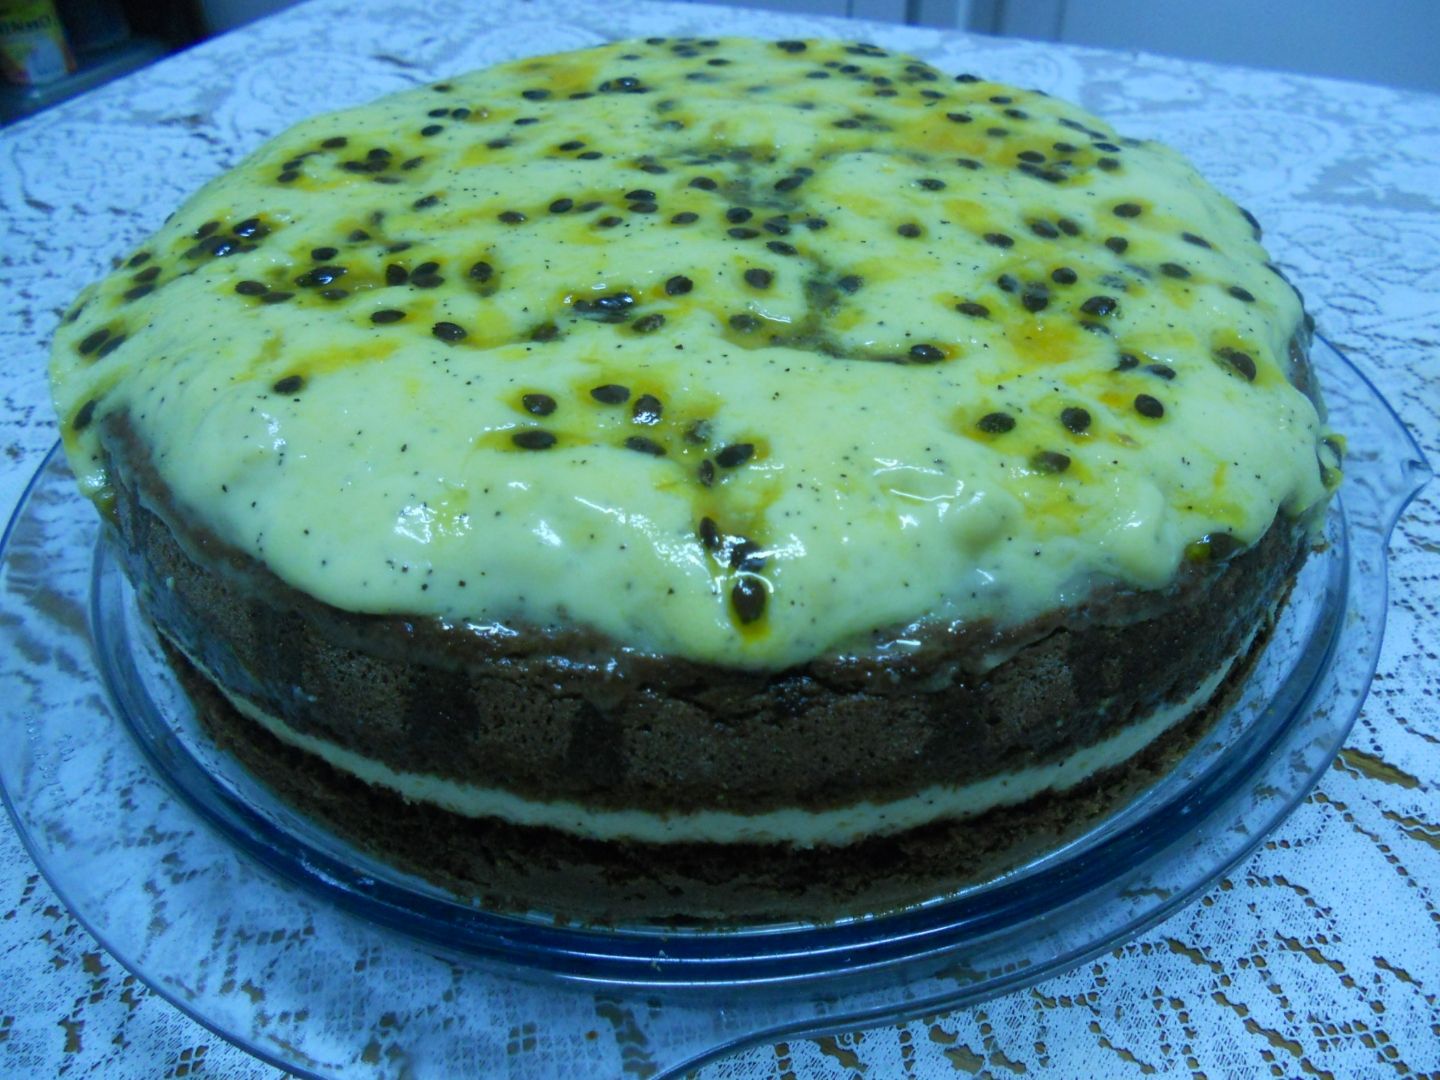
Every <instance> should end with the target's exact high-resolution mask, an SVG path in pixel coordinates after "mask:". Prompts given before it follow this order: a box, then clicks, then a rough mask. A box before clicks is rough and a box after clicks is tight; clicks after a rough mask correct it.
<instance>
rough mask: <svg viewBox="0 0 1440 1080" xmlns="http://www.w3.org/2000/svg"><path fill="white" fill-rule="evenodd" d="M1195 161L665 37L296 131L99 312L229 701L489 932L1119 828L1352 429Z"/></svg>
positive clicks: (88, 416)
mask: <svg viewBox="0 0 1440 1080" xmlns="http://www.w3.org/2000/svg"><path fill="white" fill-rule="evenodd" d="M1259 236H1260V230H1259V226H1258V225H1257V224H1256V222H1255V221H1254V219H1253V218H1252V217H1251V216H1250V215H1248V214H1247V213H1246V212H1245V211H1243V210H1241V209H1239V208H1238V207H1236V206H1235V205H1234V204H1233V203H1231V202H1230V201H1229V200H1228V199H1226V198H1225V197H1223V196H1222V195H1220V194H1218V193H1217V192H1216V191H1214V190H1213V189H1212V188H1210V187H1209V186H1208V185H1207V184H1206V183H1205V182H1204V181H1203V180H1201V179H1200V177H1199V176H1198V175H1197V174H1196V173H1195V171H1194V170H1193V169H1192V168H1191V167H1190V166H1189V165H1188V164H1186V163H1185V162H1184V161H1183V160H1182V159H1181V158H1180V157H1179V156H1178V155H1176V154H1175V153H1173V152H1172V151H1170V150H1168V149H1166V148H1164V147H1162V146H1159V145H1157V144H1155V143H1150V142H1141V141H1137V140H1134V139H1128V138H1123V137H1121V136H1118V135H1116V134H1115V133H1114V132H1113V131H1111V130H1110V129H1109V128H1108V127H1107V126H1106V125H1105V124H1104V123H1103V122H1101V121H1100V120H1098V119H1096V118H1095V117H1093V116H1091V115H1089V114H1087V113H1085V112H1083V111H1081V110H1079V109H1078V108H1076V107H1075V106H1072V105H1069V104H1066V103H1063V102H1059V101H1056V100H1054V99H1051V98H1049V97H1047V96H1045V95H1044V94H1041V93H1038V92H1035V91H1023V90H1017V89H1014V88H1011V87H1007V86H1002V85H999V84H996V83H991V82H987V81H984V80H982V79H980V78H978V77H976V76H973V75H964V74H962V75H959V76H958V77H956V76H953V75H947V74H943V73H941V72H939V71H937V70H935V69H934V68H932V67H930V66H929V65H926V64H924V63H921V62H919V61H917V60H914V59H911V58H909V57H905V56H898V55H894V54H892V53H889V52H887V51H886V50H883V49H880V48H877V47H875V46H872V45H861V44H846V43H841V42H820V41H810V42H800V41H781V42H760V41H743V40H723V41H722V40H708V39H706V40H698V39H689V38H685V39H660V38H655V39H648V40H646V41H644V42H622V43H619V44H615V45H610V46H606V47H603V48H599V49H593V50H587V51H584V52H577V53H568V54H561V55H556V56H548V57H538V58H532V59H525V60H520V61H515V62H512V63H509V64H505V65H502V66H500V67H497V68H493V69H490V70H488V71H483V72H479V73H475V74H472V75H467V76H463V77H459V78H455V79H452V80H448V81H446V82H442V83H437V84H434V85H431V86H427V87H424V88H421V89H417V90H413V91H409V92H406V93H403V94H399V95H396V96H393V97H389V98H385V99H383V100H381V101H379V102H377V103H375V104H373V105H370V106H366V107H364V108H360V109H353V110H349V111H346V112H341V113H336V114H331V115H327V116H321V117H317V118H315V119H312V120H308V121H306V122H304V123H302V124H300V125H298V126H296V127H295V128H293V129H291V130H290V131H288V132H286V133H285V134H283V135H281V136H279V137H278V138H276V139H274V140H272V141H271V142H269V143H267V144H266V145H265V146H263V147H261V148H260V149H259V150H257V151H256V152H255V153H254V154H252V155H251V156H250V157H249V158H248V159H247V160H246V161H245V162H243V163H242V164H241V165H240V166H238V167H237V168H236V169H234V170H232V171H231V172H229V173H227V174H225V175H224V176H221V177H220V178H218V179H216V180H215V181H213V182H212V183H210V184H209V185H207V186H206V187H205V188H204V189H202V190H201V191H200V192H199V193H197V194H196V195H195V196H194V197H193V198H192V199H191V200H190V201H189V202H187V203H186V204H185V205H184V206H183V207H182V208H181V209H180V210H179V211H177V213H176V214H175V215H174V216H173V217H172V218H171V220H170V221H169V222H168V223H167V224H166V225H165V226H164V227H163V228H162V229H161V230H160V231H159V232H158V233H157V234H156V235H155V236H154V237H152V238H151V239H150V240H149V241H148V242H147V243H146V244H145V245H143V246H142V248H141V249H140V250H138V251H137V252H135V253H134V254H133V255H132V256H131V257H129V258H128V259H127V260H126V261H125V262H124V264H123V265H122V266H121V267H120V268H119V269H118V270H117V271H116V272H115V273H114V274H112V275H111V276H110V277H108V278H107V279H105V280H104V281H102V282H99V283H97V284H96V285H94V286H91V287H90V288H89V289H88V290H86V292H85V293H84V294H83V295H82V296H81V298H80V299H79V300H78V301H77V303H76V304H75V306H74V307H73V308H72V309H71V310H70V312H68V313H67V315H66V316H65V318H64V320H63V322H62V325H61V327H60V328H59V330H58V332H57V334H56V341H55V349H54V354H53V358H52V376H53V381H54V390H55V399H56V405H57V410H58V412H59V414H60V416H61V418H62V423H63V429H64V437H65V446H66V450H67V453H68V454H69V457H70V461H71V463H72V465H73V467H74V469H75V472H76V475H77V477H78V479H79V482H80V484H81V487H82V488H83V489H84V490H85V491H86V492H87V493H88V494H89V495H90V496H91V497H92V498H94V499H95V501H96V502H97V504H98V505H99V506H100V508H101V510H102V512H103V513H104V514H105V516H106V518H107V520H108V521H109V522H110V523H111V525H112V526H113V528H112V533H113V537H114V539H115V542H116V544H117V545H118V548H119V550H120V551H121V552H122V553H123V557H124V561H125V565H126V567H127V570H128V572H129V574H130V576H131V579H132V580H133V581H134V583H135V584H136V586H137V589H138V592H139V595H140V598H141V601H142V604H143V606H144V608H145V610H146V612H147V614H148V615H149V616H150V618H151V619H152V620H153V621H154V623H155V625H156V627H157V628H158V630H159V632H160V634H161V636H162V638H163V639H164V641H165V642H166V644H167V648H169V649H170V651H171V655H172V659H173V661H174V665H175V667H176V669H177V671H178V672H179V673H180V675H181V677H182V679H183V680H184V681H185V683H186V685H187V686H188V687H189V689H190V691H191V693H192V695H193V697H194V698H195V700H196V703H197V707H198V709H199V711H200V714H201V715H202V717H203V718H204V719H205V721H206V723H207V724H208V725H209V726H210V728H211V730H212V731H213V732H214V733H215V735H216V737H217V738H219V739H220V740H221V741H222V742H223V743H224V744H225V745H226V746H228V747H230V748H231V749H232V750H233V751H234V752H235V754H236V755H237V756H238V757H239V758H240V759H241V760H242V761H243V762H244V763H245V764H246V765H247V766H248V767H249V768H250V769H252V770H253V771H254V772H255V773H257V774H258V775H259V776H261V777H262V778H264V779H265V780H266V781H267V782H268V783H270V784H271V785H272V786H273V787H274V788H275V789H276V790H277V791H278V792H279V793H280V794H281V795H282V796H283V797H285V798H286V799H288V800H291V801H293V802H294V803H296V804H297V805H299V806H301V807H303V808H305V809H306V810H307V811H308V812H310V813H313V814H315V815H316V816H318V817H319V818H321V819H322V820H324V821H325V822H327V823H328V824H330V825H331V826H333V827H334V828H335V829H337V830H339V831H340V832H342V833H343V834H344V835H346V836H349V837H351V838H353V839H355V840H357V841H358V842H359V843H361V844H363V845H365V846H367V847H369V848H371V849H373V850H375V851H377V852H379V853H382V854H383V855H384V856H385V857H387V858H389V859H392V860H394V861H395V862H397V863H398V864H400V865H401V866H403V867H404V868H406V869H407V870H411V871H415V872H418V873H420V874H423V875H425V876H427V877H429V878H431V879H432V880H435V881H437V882H439V883H441V884H443V885H445V886H446V887H448V888H450V889H453V890H454V891H456V892H459V893H461V894H464V895H466V896H473V897H477V898H478V899H480V900H481V901H482V902H484V903H486V904H488V905H491V906H494V907H497V908H500V909H504V910H538V911H543V912H548V913H552V914H555V915H559V916H562V917H565V918H578V919H593V920H617V919H619V920H632V919H641V920H658V921H667V920H672V921H673V920H690V919H701V920H715V921H724V922H738V921H750V920H764V919H773V918H801V919H828V918H833V917H836V916H839V915H845V914H855V913H863V912H872V911H878V910H884V909H889V908H894V907H898V906H903V905H906V904H912V903H916V902H918V901H921V900H924V899H927V898H930V897H933V896H935V895H939V894H942V893H944V892H945V891H947V890H951V889H954V888H956V887H958V886H960V885H963V884H965V883H967V882H973V881H975V880H977V879H979V878H982V877H984V876H985V875H988V874H993V873H995V872H997V870H999V869H1003V868H1004V867H1006V866H1010V865H1014V864H1016V863H1017V862H1018V861H1020V860H1023V859H1025V858H1027V857H1029V856H1030V855H1032V854H1033V853H1035V852H1037V851H1041V850H1044V849H1045V848H1046V847H1049V846H1053V845H1054V844H1056V843H1058V842H1060V841H1061V840H1063V839H1065V838H1067V837H1068V836H1070V835H1072V834H1073V833H1074V832H1075V830H1077V829H1080V828H1084V827H1087V826H1088V824H1090V823H1092V822H1093V821H1094V820H1095V819H1096V817H1097V816H1098V815H1100V814H1103V813H1105V812H1107V811H1108V810H1110V809H1112V808H1113V807H1114V806H1116V805H1118V804H1119V803H1120V802H1122V801H1123V800H1125V799H1127V798H1129V797H1130V796H1131V795H1132V794H1133V793H1134V792H1136V791H1138V790H1139V789H1141V788H1142V787H1143V786H1145V785H1146V784H1147V783H1150V782H1152V781H1153V780H1154V778H1155V777H1156V776H1158V775H1162V774H1163V773H1164V771H1165V770H1166V769H1168V768H1170V767H1171V766H1172V765H1173V763H1174V761H1175V760H1176V759H1177V758H1178V756H1180V755H1182V754H1183V753H1184V752H1185V750H1186V749H1187V748H1188V747H1189V746H1190V745H1192V744H1193V742H1194V740H1195V739H1196V738H1197V737H1198V735H1199V734H1200V733H1201V732H1203V731H1204V730H1205V729H1206V727H1207V725H1208V724H1209V723H1210V722H1211V721H1212V720H1213V718H1214V716H1215V715H1216V714H1217V713H1218V711H1220V710H1221V709H1223V707H1224V705H1225V703H1226V701H1227V700H1228V697H1229V695H1230V694H1232V693H1233V691H1234V690H1235V688H1236V687H1237V686H1238V685H1239V684H1240V682H1241V681H1242V680H1243V679H1244V677H1245V674H1246V672H1247V670H1248V668H1249V664H1250V662H1251V661H1252V659H1253V657H1254V656H1255V655H1256V654H1257V653H1258V651H1259V650H1260V649H1261V648H1263V645H1264V641H1265V639H1266V636H1267V633H1268V630H1269V627H1270V625H1271V624H1272V622H1273V619H1274V615H1275V612H1276V610H1277V609H1278V608H1279V606H1280V605H1281V604H1282V603H1283V601H1284V598H1285V596H1286V594H1287V591H1288V590H1289V588H1290V586H1291V584H1292V582H1293V580H1294V576H1295V573H1296V571H1297V569H1298V567H1299V566H1300V564H1301V563H1302V562H1303V560H1304V558H1305V557H1306V554H1307V553H1308V551H1309V550H1310V549H1311V547H1312V546H1313V544H1314V542H1315V537H1316V529H1317V523H1318V522H1319V520H1320V518H1321V516H1322V514H1323V512H1324V507H1325V505H1326V502H1327V499H1328V495H1329V493H1330V491H1331V490H1333V488H1334V486H1335V484H1336V483H1337V482H1338V479H1339V453H1340V448H1341V443H1340V440H1339V438H1338V437H1337V436H1334V435H1331V434H1330V433H1329V432H1328V431H1327V429H1326V428H1325V425H1324V420H1323V409H1322V408H1321V406H1320V404H1319V401H1320V399H1319V395H1318V392H1317V390H1316V388H1315V385H1314V382H1313V378H1312V375H1311V372H1310V369H1309V365H1308V361H1307V356H1306V350H1307V346H1308V343H1309V339H1310V326H1311V324H1310V322H1309V320H1308V317H1307V316H1306V315H1305V314H1304V312H1303V309H1302V306H1301V302H1300V299H1299V295H1298V293H1296V292H1295V291H1294V290H1293V289H1292V288H1291V287H1290V286H1289V285H1288V284H1287V283H1286V281H1285V280H1284V279H1283V277H1282V276H1281V274H1280V273H1279V271H1278V270H1277V269H1276V268H1275V267H1274V266H1273V264H1272V263H1270V262H1269V260H1268V256H1267V255H1266V253H1265V251H1264V249H1263V248H1262V247H1261V245H1260V243H1259Z"/></svg>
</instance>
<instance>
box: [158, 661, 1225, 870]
mask: <svg viewBox="0 0 1440 1080" xmlns="http://www.w3.org/2000/svg"><path fill="white" fill-rule="evenodd" d="M1253 640H1254V635H1253V634H1252V635H1251V637H1250V638H1249V639H1247V641H1246V643H1245V646H1244V647H1243V648H1242V649H1241V650H1240V651H1239V652H1238V653H1237V654H1236V655H1235V656H1232V657H1231V658H1230V659H1229V660H1228V661H1226V663H1225V664H1224V665H1223V666H1222V667H1221V668H1220V669H1219V670H1217V671H1216V672H1215V673H1214V674H1212V675H1211V676H1210V677H1209V678H1207V679H1206V680H1205V681H1204V682H1203V683H1201V684H1200V685H1199V686H1198V687H1196V689H1195V691H1194V692H1193V693H1191V694H1190V695H1189V696H1188V697H1187V698H1185V699H1184V700H1183V701H1178V702H1173V703H1167V704H1165V705H1163V706H1161V707H1160V708H1159V709H1156V710H1155V711H1154V712H1152V713H1151V714H1150V715H1149V716H1147V717H1145V718H1144V719H1143V720H1140V721H1138V722H1136V723H1134V724H1131V725H1129V726H1128V727H1126V728H1125V730H1124V731H1122V732H1120V733H1118V734H1116V735H1113V736H1111V737H1110V738H1108V739H1105V740H1103V741H1101V742H1098V743H1096V744H1094V745H1093V746H1087V747H1084V748H1082V749H1080V750H1077V751H1075V752H1074V753H1073V754H1071V755H1069V756H1068V757H1066V758H1063V759H1062V760H1060V761H1058V762H1053V763H1050V764H1046V765H1033V766H1029V767H1027V768H1024V769H1017V770H1015V771H1013V772H1008V773H1000V774H997V775H995V776H989V777H986V778H985V779H983V780H977V781H975V782H973V783H968V784H934V785H932V786H930V787H928V788H925V789H924V790H923V791H920V792H918V793H917V794H915V795H911V796H907V797H906V798H903V799H895V800H893V801H891V802H885V803H876V802H871V801H869V800H862V801H860V802H858V803H855V804H854V805H852V806H846V807H840V808H836V809H830V810H803V809H799V808H790V809H784V810H767V811H763V812H761V813H755V814H746V813H741V812H738V811H734V810H700V811H693V812H689V813H672V814H663V813H653V812H650V811H645V810H609V809H603V808H599V807H590V806H585V805H582V804H580V803H577V802H571V801H567V800H558V801H544V800H537V799H527V798H525V797H524V796H522V795H517V794H515V793H514V792H510V791H504V790H501V789H499V788H485V787H477V786H475V785H473V784H466V783H461V782H459V781H456V780H447V779H445V778H443V777H438V776H430V775H427V774H424V773H413V772H402V771H399V770H396V769H392V768H390V767H389V766H387V765H385V764H383V763H382V762H379V761H375V760H373V759H371V758H367V757H364V756H363V755H361V754H357V753H355V752H354V751H353V750H347V749H346V748H344V747H342V746H337V745H336V744H334V743H332V742H329V741H327V740H324V739H317V738H315V737H314V736H313V735H306V734H305V733H303V732H299V731H295V730H294V729H293V728H291V727H290V726H289V725H288V724H286V723H285V722H284V721H283V720H281V719H279V718H278V717H275V716H272V715H270V714H269V713H267V712H265V711H264V710H263V709H261V708H259V707H258V706H257V705H255V704H254V702H252V701H250V700H249V699H247V698H244V697H241V696H240V695H238V694H234V693H231V692H230V691H229V690H226V689H225V688H224V687H220V689H221V690H222V692H223V693H224V694H225V696H226V697H227V698H228V699H229V701H230V703H231V704H232V705H234V706H235V708H236V709H237V710H238V711H239V712H240V713H241V715H243V716H245V717H247V718H249V719H251V720H253V721H255V723H257V724H259V725H260V726H261V727H263V728H265V730H267V731H269V732H270V733H271V734H272V735H274V736H275V737H276V738H278V739H280V740H281V741H282V742H285V743H288V744H289V745H291V746H294V747H296V748H298V749H300V750H304V751H306V752H307V753H311V754H314V755H316V756H317V757H319V758H321V759H322V760H324V761H325V762H327V763H328V764H330V765H331V766H333V767H334V768H336V769H338V770H340V771H341V772H345V773H349V774H350V775H352V776H354V777H357V778H358V779H360V780H363V781H365V782H366V783H367V784H372V785H375V786H377V787H382V788H386V789H388V790H390V791H393V792H395V793H396V794H398V795H400V796H401V797H403V798H404V799H406V800H407V801H409V802H421V803H430V804H432V805H434V806H438V807H440V808H442V809H445V810H449V811H452V812H453V813H457V814H461V815H464V816H465V817H473V818H482V817H493V818H499V819H501V820H502V821H507V822H510V823H511V824H514V825H531V826H541V827H545V828H551V829H558V830H560V831H561V832H566V833H570V834H572V835H575V836H581V837H585V838H587V839H592V840H605V841H616V840H637V841H641V842H645V843H654V844H675V843H686V842H697V841H698V842H703V843H721V844H741V843H760V844H775V843H779V844H790V845H793V846H795V847H802V848H803V847H814V846H817V845H834V844H848V843H853V842H855V841H857V840H861V839H864V838H866V837H872V836H883V835H886V834H890V833H898V832H903V831H905V830H907V829H913V828H916V827H918V826H921V825H927V824H929V823H930V822H933V821H939V820H942V819H962V818H967V817H974V816H975V815H977V814H980V813H983V812H984V811H986V810H990V809H993V808H994V807H997V806H1010V805H1014V804H1016V803H1021V802H1024V801H1026V800H1027V799H1031V798H1034V797H1035V796H1036V795H1039V794H1042V793H1043V792H1046V791H1065V790H1066V789H1068V788H1072V787H1074V786H1075V785H1077V784H1079V783H1081V782H1082V781H1084V780H1086V779H1088V778H1089V777H1091V776H1094V775H1095V774H1096V773H1099V772H1103V771H1104V770H1106V769H1109V768H1112V767H1114V766H1116V765H1119V764H1121V763H1122V762H1124V761H1126V760H1127V759H1129V758H1130V757H1132V756H1134V755H1135V754H1137V753H1139V752H1140V751H1141V750H1143V749H1144V748H1145V747H1146V746H1148V745H1149V744H1150V743H1152V742H1154V741H1155V740H1156V739H1158V738H1159V737H1160V736H1161V735H1163V734H1165V732H1166V731H1168V730H1169V729H1170V728H1172V727H1174V726H1175V725H1176V724H1177V723H1179V722H1180V721H1182V720H1184V719H1185V718H1186V717H1187V716H1189V715H1190V714H1191V713H1192V712H1194V711H1195V710H1196V709H1197V708H1199V707H1201V706H1202V705H1204V704H1205V702H1207V701H1208V700H1209V699H1210V698H1211V696H1212V695H1214V693H1215V692H1216V690H1217V689H1218V688H1219V687H1220V684H1221V683H1222V682H1223V681H1224V679H1225V677H1226V676H1227V675H1228V674H1229V673H1230V670H1231V668H1232V667H1234V665H1235V663H1236V662H1237V661H1238V660H1239V659H1240V657H1242V656H1244V655H1245V654H1246V653H1247V652H1248V651H1249V648H1250V644H1251V642H1252V641H1253ZM187 655H188V654H187ZM190 662H191V663H192V664H195V661H194V659H193V658H191V661H190ZM195 666H196V667H197V668H199V669H200V670H201V671H204V670H205V669H204V668H203V667H202V666H201V665H199V664H196V665H195ZM206 674H207V676H208V672H207V673H206ZM210 681H211V682H212V683H215V684H216V685H217V686H218V685H219V684H218V683H217V682H216V680H214V679H213V678H212V679H211V680H210Z"/></svg>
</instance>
